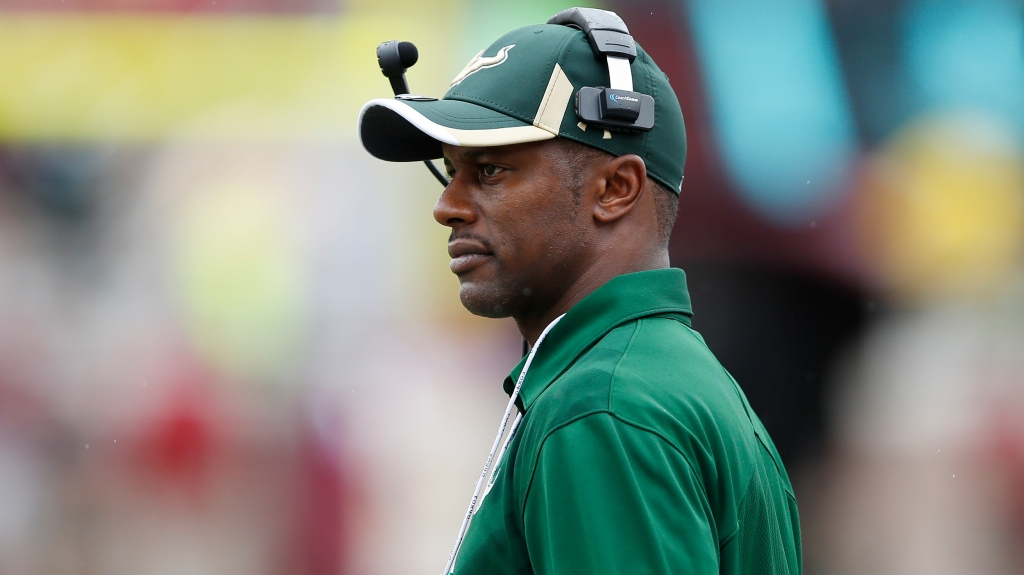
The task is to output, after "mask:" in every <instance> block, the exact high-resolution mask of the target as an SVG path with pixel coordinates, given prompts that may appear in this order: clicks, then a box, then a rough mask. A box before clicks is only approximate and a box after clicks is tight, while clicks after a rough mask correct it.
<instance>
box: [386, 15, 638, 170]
mask: <svg viewBox="0 0 1024 575" xmlns="http://www.w3.org/2000/svg"><path fill="white" fill-rule="evenodd" d="M547 23H548V24H557V25H561V26H569V27H571V28H576V29H578V30H581V31H582V32H583V33H584V34H586V35H587V42H588V43H589V44H590V48H591V50H593V51H594V57H595V58H598V59H600V58H605V60H606V61H607V63H608V84H609V85H608V86H584V87H582V88H580V89H579V91H578V92H576V101H575V106H576V117H578V118H579V119H580V121H581V122H584V123H586V124H587V125H594V126H600V127H601V128H604V129H607V130H611V131H616V132H647V131H650V130H651V129H653V128H654V98H652V97H651V96H648V95H647V94H641V93H640V92H634V91H633V74H632V72H631V71H630V64H632V63H633V60H635V59H636V42H635V41H634V40H633V37H632V36H631V35H630V34H629V29H628V28H626V23H625V22H623V21H622V18H619V15H618V14H616V13H615V12H610V11H608V10H599V9H597V8H569V9H568V10H562V11H561V12H559V13H558V14H555V15H554V16H552V17H551V18H550V19H548V21H547ZM418 59H419V51H418V50H417V49H416V46H415V45H413V43H412V42H399V41H398V40H389V41H387V42H383V43H382V44H381V45H380V46H377V64H378V65H379V66H380V71H381V73H383V74H384V76H385V77H387V79H388V80H389V81H390V82H391V89H392V90H394V92H395V97H396V98H399V99H412V98H417V97H416V96H412V95H410V94H409V83H408V82H407V81H406V79H405V72H406V71H407V70H408V69H409V68H411V67H412V66H413V65H414V64H415V63H416V61H417V60H418ZM403 96H404V97H405V98H403ZM423 163H424V164H426V166H427V168H428V169H429V170H430V173H431V174H433V175H434V177H435V178H437V181H439V182H441V185H443V186H447V185H448V183H449V182H448V178H446V177H445V176H444V175H443V174H442V173H441V171H440V170H438V169H437V166H435V165H434V163H433V162H431V161H430V160H425V161H424V162H423Z"/></svg>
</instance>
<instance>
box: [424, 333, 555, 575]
mask: <svg viewBox="0 0 1024 575" xmlns="http://www.w3.org/2000/svg"><path fill="white" fill-rule="evenodd" d="M563 317H565V314H564V313H563V314H562V315H560V316H558V317H556V318H555V319H554V321H552V322H551V323H549V324H548V326H547V327H546V328H544V331H542V332H540V337H538V338H537V343H535V344H534V345H533V349H531V350H530V354H529V355H527V356H526V363H524V364H523V371H521V372H520V373H519V379H518V381H516V387H515V389H513V390H512V395H511V396H509V399H508V407H506V408H505V415H504V416H503V417H502V418H501V425H499V426H498V435H497V436H495V437H494V444H493V445H491V452H490V453H489V454H488V455H487V463H485V464H484V470H483V472H482V473H481V474H480V479H478V480H477V482H476V489H474V490H473V498H472V499H470V500H469V509H468V510H467V511H466V517H465V518H464V519H463V520H462V527H460V528H459V536H458V537H457V538H456V539H455V547H454V548H453V549H452V554H451V555H450V556H449V557H448V563H447V564H446V565H445V566H444V572H443V574H442V575H448V574H449V573H451V572H453V571H454V570H455V557H456V556H457V555H458V554H459V547H462V540H463V539H465V537H466V530H467V529H469V522H470V520H472V519H473V512H474V511H476V504H477V502H478V501H479V499H480V491H481V490H482V489H483V486H484V484H485V483H489V482H488V472H489V471H491V463H494V468H495V469H497V467H498V464H499V463H501V458H502V457H504V455H505V450H506V449H508V446H509V444H510V443H512V438H513V437H514V436H515V434H516V430H517V429H519V423H520V422H522V420H523V414H522V413H519V414H517V415H516V419H515V421H513V422H512V428H511V429H510V430H509V432H508V438H507V439H505V443H501V436H502V435H504V434H505V427H506V426H507V425H508V418H509V417H511V415H512V410H513V409H515V407H516V399H517V398H518V397H519V389H520V388H522V387H523V380H525V379H526V372H527V371H528V370H529V369H530V364H531V363H533V356H535V355H536V354H537V350H538V349H540V344H541V342H542V341H544V338H545V337H547V335H548V332H549V331H551V328H553V327H555V324H556V323H558V321H559V320H560V319H562V318H563ZM499 445H501V451H498V446H499ZM496 453H497V458H495V454H496ZM491 480H492V481H493V478H491Z"/></svg>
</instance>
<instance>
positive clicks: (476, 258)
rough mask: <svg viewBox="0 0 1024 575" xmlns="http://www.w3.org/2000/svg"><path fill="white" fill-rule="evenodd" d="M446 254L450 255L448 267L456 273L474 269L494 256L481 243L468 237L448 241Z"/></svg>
mask: <svg viewBox="0 0 1024 575" xmlns="http://www.w3.org/2000/svg"><path fill="white" fill-rule="evenodd" d="M448 255H450V256H451V257H452V262H451V263H450V264H448V267H450V268H451V270H452V272H453V273H455V274H456V275H460V274H464V273H466V272H468V271H470V270H473V269H476V268H477V267H479V266H482V265H483V264H485V263H487V262H488V261H490V260H491V259H493V258H494V254H493V253H492V252H491V251H490V250H489V249H487V247H486V246H484V244H483V243H481V242H479V241H477V240H472V239H468V238H463V239H458V240H452V241H450V242H448Z"/></svg>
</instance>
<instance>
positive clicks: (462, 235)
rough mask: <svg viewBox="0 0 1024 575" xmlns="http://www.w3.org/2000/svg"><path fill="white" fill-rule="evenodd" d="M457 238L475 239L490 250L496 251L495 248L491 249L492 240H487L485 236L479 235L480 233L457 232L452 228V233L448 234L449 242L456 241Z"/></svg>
mask: <svg viewBox="0 0 1024 575" xmlns="http://www.w3.org/2000/svg"><path fill="white" fill-rule="evenodd" d="M455 240H473V241H476V242H479V243H480V244H481V245H483V246H484V247H485V248H487V249H488V250H489V251H492V252H493V251H494V250H493V249H491V242H489V241H487V240H486V239H484V238H483V237H481V236H478V235H476V234H474V233H470V232H456V231H455V230H452V233H451V235H449V236H448V243H451V242H454V241H455Z"/></svg>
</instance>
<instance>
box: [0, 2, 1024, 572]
mask: <svg viewBox="0 0 1024 575" xmlns="http://www.w3.org/2000/svg"><path fill="white" fill-rule="evenodd" d="M570 5H572V3H570V2H553V1H549V0H530V1H526V2H498V1H497V0H436V1H430V2H412V1H411V0H392V1H378V2H367V1H365V0H349V1H345V2H340V1H339V0H302V1H301V2H293V1H285V0H219V1H217V0H202V1H200V0H47V1H44V2H36V1H23V0H0V72H2V77H3V78H4V81H3V82H2V83H0V575H23V574H43V573H45V574H83V575H89V574H119V573H132V574H137V573H152V574H160V573H196V574H219V573H252V574H258V573H267V574H271V575H276V574H285V573H287V574H299V575H320V574H346V573H388V574H392V573H423V572H436V570H437V569H440V568H441V567H442V566H443V562H444V559H445V558H446V556H447V555H446V554H447V553H448V551H449V550H450V545H451V543H452V542H453V540H454V536H455V533H456V531H457V528H458V524H459V521H460V519H461V514H462V512H463V510H464V508H465V505H466V503H467V502H468V498H469V496H470V494H471V492H472V486H473V483H474V481H475V479H476V477H477V474H478V473H479V468H480V466H481V465H482V464H483V460H484V458H485V456H486V450H487V447H488V445H489V441H490V434H491V433H493V429H492V428H493V427H494V426H495V425H496V423H497V420H498V417H499V416H500V413H501V409H502V406H503V405H504V403H505V400H507V397H505V396H504V393H503V391H502V390H501V382H502V380H503V378H504V376H505V375H506V374H507V372H508V370H509V369H511V368H512V367H513V366H514V364H515V363H516V362H517V360H518V357H519V351H520V339H519V336H518V334H517V332H516V330H515V326H514V325H513V324H512V322H511V321H510V320H497V321H496V320H484V319H480V318H475V317H473V316H471V315H470V314H469V313H468V312H466V311H465V310H464V309H463V308H462V307H461V305H460V304H459V301H458V293H457V280H456V279H455V278H454V276H452V275H451V274H450V272H449V271H448V269H447V265H446V263H447V254H446V252H445V242H446V238H447V234H446V233H445V230H444V228H442V227H441V226H438V225H437V224H436V223H435V222H434V221H433V219H432V217H431V214H430V211H431V208H432V206H433V203H434V201H435V200H436V199H437V196H438V194H439V192H440V189H439V186H438V184H437V183H436V181H434V180H433V179H432V178H431V177H430V175H429V174H428V173H427V172H426V170H425V169H423V166H422V165H399V164H385V163H383V162H379V161H377V160H375V159H373V158H371V157H370V156H369V155H368V154H366V153H365V152H364V151H363V150H362V148H361V146H360V145H359V142H358V140H357V137H356V134H355V118H356V114H357V113H358V110H359V107H360V105H361V104H362V103H363V102H364V101H366V100H368V99H370V98H373V97H385V96H387V95H389V94H390V92H389V87H388V83H387V81H386V79H385V78H384V77H383V76H382V75H380V72H379V70H377V68H376V66H377V64H376V59H375V58H374V55H373V54H374V52H373V51H374V48H375V47H376V45H377V43H378V42H380V41H383V40H388V39H395V38H399V39H403V40H410V41H413V42H415V43H416V44H417V45H418V46H419V48H420V53H421V58H420V59H421V62H420V63H419V64H417V66H416V67H415V68H413V69H411V70H410V71H409V74H408V75H409V80H410V84H411V86H412V89H413V91H414V92H419V93H425V94H429V95H441V94H442V93H443V92H444V91H445V89H446V86H447V84H448V80H449V79H450V78H451V77H452V76H454V75H455V73H456V72H457V71H458V70H459V69H461V68H462V65H463V64H464V63H465V61H467V60H468V59H469V58H470V57H471V56H472V55H473V54H475V53H476V52H477V51H478V50H479V49H480V48H482V47H484V46H486V45H488V44H489V43H490V42H491V41H492V40H493V39H495V38H497V37H498V36H499V35H500V34H501V33H503V32H505V31H507V30H509V29H511V28H513V27H516V26H520V25H526V24H531V23H537V22H541V21H544V20H546V19H547V18H548V17H549V16H550V15H552V14H554V13H555V12H557V11H558V10H560V9H562V8H565V7H568V6H570ZM589 5H595V6H598V7H603V8H608V9H613V10H616V11H617V12H619V14H620V15H621V16H622V17H623V19H624V20H625V21H626V23H627V24H628V25H629V27H630V30H631V32H632V33H633V35H634V37H635V38H636V39H637V40H638V41H639V42H640V43H641V45H642V46H643V47H644V48H645V49H646V50H647V51H648V52H649V53H650V54H651V55H652V56H653V57H654V59H655V60H656V61H657V62H658V63H659V65H660V66H661V68H662V69H663V70H664V71H665V73H666V74H667V75H668V76H669V78H670V80H671V82H672V84H673V86H674V88H675V90H676V93H677V95H678V97H679V100H680V103H681V105H682V107H683V112H684V116H685V118H686V122H687V130H688V139H689V155H688V159H687V168H686V178H685V180H684V183H683V191H682V196H681V200H680V215H679V220H678V222H677V225H676V229H675V231H674V235H673V239H672V246H671V251H672V258H673V264H674V265H676V266H679V267H682V268H683V269H684V270H686V272H687V276H688V281H689V284H690V290H691V294H692V298H693V302H694V309H695V317H694V325H695V327H696V328H697V330H698V331H700V332H701V333H702V334H703V335H704V336H705V338H706V339H707V341H708V343H709V345H710V347H711V349H712V351H714V352H715V353H716V354H717V355H718V356H719V358H720V359H721V361H722V362H723V364H724V365H725V367H726V368H727V369H729V370H730V371H731V372H732V373H733V375H734V376H735V377H736V379H737V380H738V381H739V382H740V384H741V386H742V387H743V388H744V390H745V392H746V393H747V395H748V397H749V398H750V401H751V403H752V404H753V406H754V408H755V409H756V410H757V412H758V413H759V414H760V416H761V418H762V419H763V421H764V423H765V425H766V427H767V428H768V429H769V431H770V432H771V434H772V436H773V438H774V439H775V442H776V444H777V446H778V448H779V451H780V453H781V454H782V456H783V458H784V460H785V461H786V464H787V468H788V469H789V472H790V475H791V477H792V479H793V482H794V484H795V488H796V492H797V498H798V501H799V504H800V511H801V519H802V523H803V531H804V559H805V570H806V572H807V573H809V574H812V575H813V574H836V575H840V574H872V575H874V574H890V573H891V574H903V573H932V574H936V575H941V574H950V575H953V574H967V573H971V574H974V573H986V574H1013V573H1024V259H1022V255H1024V250H1022V248H1024V2H1022V0H777V1H775V2H764V1H763V0H677V1H672V2H670V1H662V0H633V1H629V2H626V1H625V0H622V1H613V2H608V3H604V4H592V3H591V4H589ZM431 570H434V571H431Z"/></svg>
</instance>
